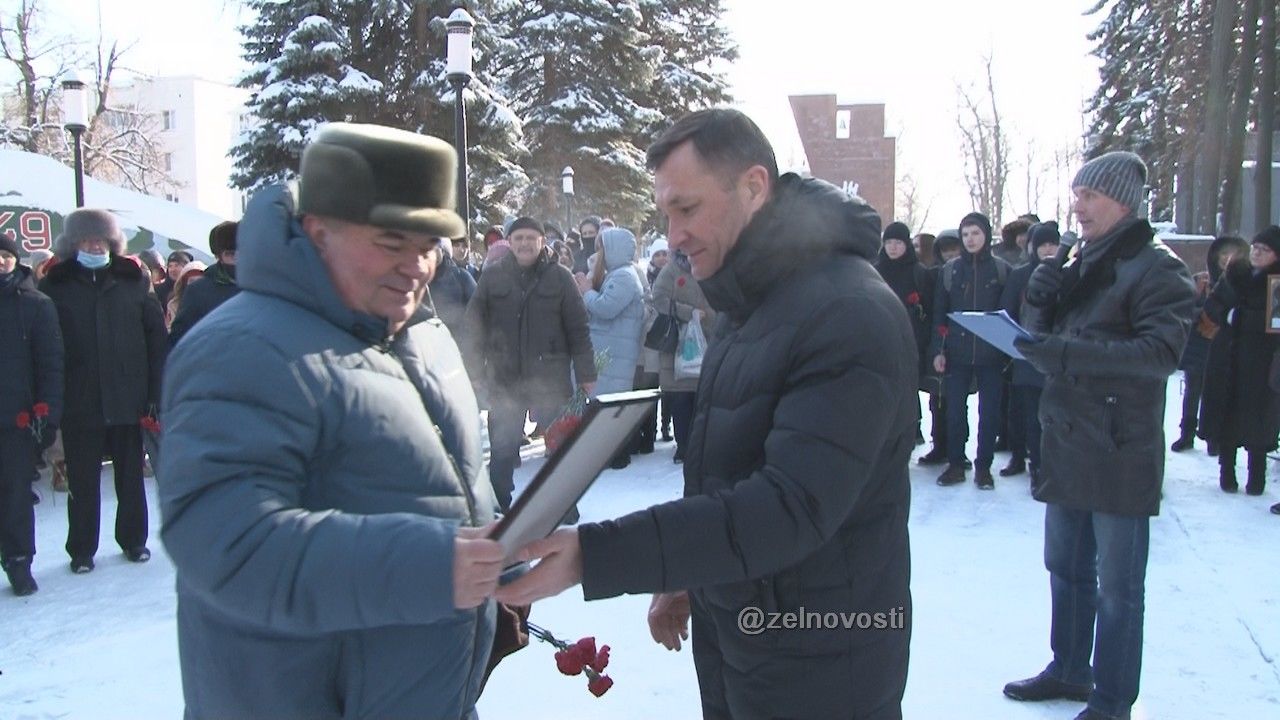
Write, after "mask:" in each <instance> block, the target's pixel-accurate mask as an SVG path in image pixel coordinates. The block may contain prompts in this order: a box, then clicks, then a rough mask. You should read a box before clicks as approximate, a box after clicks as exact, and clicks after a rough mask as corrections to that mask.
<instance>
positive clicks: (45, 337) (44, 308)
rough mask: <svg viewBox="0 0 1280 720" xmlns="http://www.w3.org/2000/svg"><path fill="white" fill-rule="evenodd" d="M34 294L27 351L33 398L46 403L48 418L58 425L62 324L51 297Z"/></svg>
mask: <svg viewBox="0 0 1280 720" xmlns="http://www.w3.org/2000/svg"><path fill="white" fill-rule="evenodd" d="M38 297H39V302H38V303H36V304H35V306H36V313H35V319H34V322H33V325H32V327H31V355H32V358H33V359H34V360H35V382H36V387H35V390H36V394H35V400H36V402H43V403H48V405H49V422H50V423H52V424H54V425H61V424H62V406H63V401H64V400H65V392H66V387H65V382H64V380H65V376H64V374H63V373H64V369H65V359H64V355H63V353H64V350H63V346H62V326H60V325H59V324H58V310H57V308H55V307H54V305H53V301H52V300H50V299H49V298H47V297H44V296H43V295H41V296H38Z"/></svg>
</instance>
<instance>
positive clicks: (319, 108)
mask: <svg viewBox="0 0 1280 720" xmlns="http://www.w3.org/2000/svg"><path fill="white" fill-rule="evenodd" d="M249 4H250V6H251V8H252V9H254V10H256V11H257V12H258V22H257V23H255V24H254V25H252V26H248V27H246V28H244V33H245V43H244V47H245V58H246V59H247V60H248V61H249V62H250V63H251V65H252V69H251V70H250V71H249V73H248V74H247V75H246V76H245V77H244V79H243V80H242V81H241V83H240V84H241V86H242V87H246V88H253V89H254V92H253V94H252V96H251V97H250V99H249V110H250V111H251V112H252V113H253V115H255V116H256V120H257V122H256V124H255V125H254V126H253V127H251V128H249V129H248V130H247V132H246V133H245V135H244V137H243V140H242V142H241V143H240V144H239V145H237V146H236V147H235V148H234V149H233V150H232V154H233V156H234V157H235V158H236V172H235V174H234V175H233V176H232V178H231V181H232V184H233V185H235V186H236V187H239V188H246V189H254V188H258V187H261V186H263V185H267V184H270V183H273V182H279V181H281V180H283V179H286V178H287V177H289V176H290V175H291V174H293V173H295V172H297V169H298V162H299V160H300V159H301V157H302V149H303V147H305V146H306V143H307V141H308V140H309V139H310V137H311V135H312V133H314V132H315V129H316V128H317V127H318V126H319V125H320V124H321V123H323V122H326V121H330V120H364V119H365V117H363V115H364V113H362V112H360V109H362V108H369V107H372V106H375V105H376V104H377V102H378V98H379V97H380V95H381V92H382V84H381V83H380V82H379V81H377V80H375V79H373V78H371V77H369V75H367V74H365V73H364V72H362V71H360V70H358V69H357V68H356V67H355V66H353V64H352V63H351V61H350V50H351V48H350V42H349V37H350V36H349V34H345V33H342V32H339V30H338V27H335V24H336V23H335V20H341V19H345V18H343V15H342V10H343V9H344V7H343V6H344V5H345V4H346V3H343V2H325V1H323V0H306V1H305V2H290V3H281V2H274V1H273V0H251V2H250V3H249Z"/></svg>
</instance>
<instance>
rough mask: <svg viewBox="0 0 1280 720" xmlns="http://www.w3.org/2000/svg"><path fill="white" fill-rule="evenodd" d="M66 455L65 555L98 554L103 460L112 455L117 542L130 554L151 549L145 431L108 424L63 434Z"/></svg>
mask: <svg viewBox="0 0 1280 720" xmlns="http://www.w3.org/2000/svg"><path fill="white" fill-rule="evenodd" d="M62 445H63V448H64V449H65V450H66V454H67V487H68V490H70V497H68V499H67V521H68V527H67V554H68V555H70V556H71V557H73V558H91V557H93V556H94V555H95V554H97V552H98V532H99V527H100V524H101V516H102V482H101V476H102V458H103V456H104V455H105V454H107V453H110V455H111V469H112V475H113V476H114V477H115V485H116V532H115V537H116V543H117V544H119V545H120V549H122V550H129V549H132V548H137V547H142V546H143V545H146V544H147V533H148V528H147V493H146V488H145V487H144V486H143V483H142V429H141V428H140V427H139V426H137V425H108V426H107V427H99V428H85V427H74V426H67V427H64V428H63V429H62Z"/></svg>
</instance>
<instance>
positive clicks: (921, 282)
mask: <svg viewBox="0 0 1280 720" xmlns="http://www.w3.org/2000/svg"><path fill="white" fill-rule="evenodd" d="M883 238H884V239H883V243H882V245H881V247H880V254H879V256H877V257H876V261H875V263H874V265H875V268H876V270H877V271H879V272H880V277H882V278H884V281H885V282H886V283H888V285H889V287H890V288H891V289H892V290H893V293H894V294H895V295H897V296H898V299H899V300H901V301H902V304H903V305H905V306H906V308H907V316H908V317H910V318H911V329H912V331H913V334H914V335H915V338H916V349H917V352H918V354H919V358H920V360H919V371H920V389H921V390H924V391H926V392H929V393H931V394H936V393H938V392H940V391H941V389H942V384H941V382H940V381H939V378H938V375H937V374H936V373H934V372H933V367H932V364H931V363H930V362H929V339H930V335H931V334H932V332H933V323H932V322H930V316H931V313H930V311H929V310H930V309H931V308H932V307H933V286H934V283H935V282H936V280H935V277H934V275H933V274H932V273H930V272H929V269H928V268H926V267H925V266H924V265H922V264H921V263H920V260H919V259H918V258H917V257H916V251H915V248H914V247H913V246H912V244H911V231H910V230H909V229H908V228H907V226H906V225H904V224H903V223H900V222H894V223H889V225H888V226H887V227H886V228H885V229H884V236H883ZM933 420H934V428H935V431H934V437H935V440H936V438H937V436H938V435H939V433H940V432H941V431H943V430H944V429H945V426H946V420H945V418H943V417H940V416H939V415H938V414H937V413H934V416H933ZM923 443H924V435H923V434H922V433H921V432H920V421H919V418H917V420H916V444H917V445H920V444H923Z"/></svg>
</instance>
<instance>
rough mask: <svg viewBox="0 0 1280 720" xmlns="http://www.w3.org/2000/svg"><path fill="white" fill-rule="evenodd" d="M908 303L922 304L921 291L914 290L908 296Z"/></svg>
mask: <svg viewBox="0 0 1280 720" xmlns="http://www.w3.org/2000/svg"><path fill="white" fill-rule="evenodd" d="M907 304H908V305H919V304H920V293H918V292H913V293H911V294H910V295H908V296H907Z"/></svg>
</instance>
